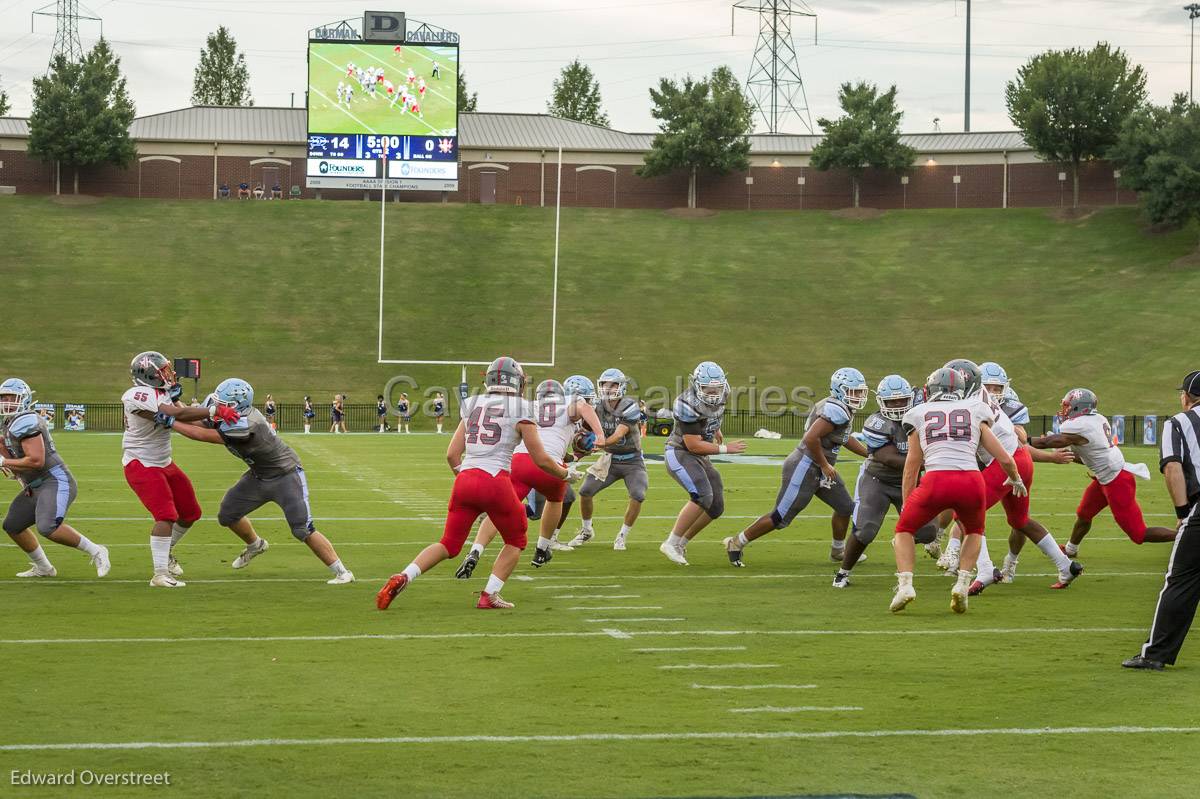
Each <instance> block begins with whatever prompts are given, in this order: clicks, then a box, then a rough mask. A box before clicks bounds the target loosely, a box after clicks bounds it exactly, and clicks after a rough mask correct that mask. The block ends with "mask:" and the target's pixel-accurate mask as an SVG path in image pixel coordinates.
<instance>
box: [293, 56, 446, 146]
mask: <svg viewBox="0 0 1200 799" xmlns="http://www.w3.org/2000/svg"><path fill="white" fill-rule="evenodd" d="M457 52H458V51H457V48H452V47H451V48H447V47H416V46H407V45H406V46H405V47H404V48H403V51H402V54H397V53H395V52H394V51H393V46H392V45H390V44H342V43H328V44H310V45H309V57H308V90H309V92H310V96H309V104H308V114H309V119H308V129H309V130H310V131H312V132H314V133H324V134H326V135H328V134H330V133H346V134H354V133H380V134H399V135H410V136H438V135H449V136H452V135H455V134H456V133H457V128H458V125H457V120H458V107H457V106H458V103H457V99H456V97H455V94H456V88H457V77H456V76H457V74H458V73H457V69H458V64H457V62H456V58H457ZM434 61H437V62H438V63H439V64H441V67H442V70H441V72H442V75H441V79H440V80H435V79H434V78H433V77H432V70H433V62H434ZM347 62H353V63H354V64H355V65H356V66H358V67H362V68H363V69H366V68H367V67H382V68H383V70H384V78H385V79H386V80H390V81H391V82H392V83H393V84H394V85H395V87H396V93H397V94H399V93H400V90H401V89H402V88H403V87H404V86H406V85H407V75H408V70H409V68H411V69H412V70H413V72H415V73H416V75H417V77H418V78H424V79H425V85H426V91H425V98H424V100H422V101H421V117H420V118H416V117H414V116H413V115H412V114H410V113H407V112H405V111H402V109H401V107H400V105H399V104H397V105H396V107H394V108H392V107H389V100H388V97H387V93H386V92H384V91H382V89H383V87H382V86H377V87H376V93H375V96H374V97H372V96H371V95H370V94H368V93H367V92H365V91H363V90H362V87H361V86H359V85H358V82H357V81H356V80H354V79H351V78H348V77H347V76H346V65H347ZM339 81H340V82H346V83H350V84H351V85H353V87H354V99H353V100H351V102H350V108H346V106H345V105H338V103H337V86H338V83H339ZM409 91H410V93H411V94H413V95H416V94H417V87H416V85H415V84H414V85H413V86H410V87H409Z"/></svg>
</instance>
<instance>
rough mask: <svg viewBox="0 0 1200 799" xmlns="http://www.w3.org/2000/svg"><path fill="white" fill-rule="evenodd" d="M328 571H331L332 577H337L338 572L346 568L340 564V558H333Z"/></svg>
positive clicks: (341, 572) (340, 572)
mask: <svg viewBox="0 0 1200 799" xmlns="http://www.w3.org/2000/svg"><path fill="white" fill-rule="evenodd" d="M329 571H331V572H333V576H334V577H337V576H338V575H340V574H344V573H345V572H346V571H347V569H346V567H345V566H343V565H342V562H341V561H340V560H335V561H334V562H333V563H330V564H329Z"/></svg>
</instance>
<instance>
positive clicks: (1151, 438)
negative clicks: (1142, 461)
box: [1142, 416, 1158, 447]
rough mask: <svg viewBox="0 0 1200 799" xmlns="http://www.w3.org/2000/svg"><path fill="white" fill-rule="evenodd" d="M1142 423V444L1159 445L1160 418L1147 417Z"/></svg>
mask: <svg viewBox="0 0 1200 799" xmlns="http://www.w3.org/2000/svg"><path fill="white" fill-rule="evenodd" d="M1143 418H1144V420H1145V421H1143V422H1142V443H1143V444H1146V445H1147V446H1151V447H1153V446H1157V445H1158V417H1157V416H1146V417H1143Z"/></svg>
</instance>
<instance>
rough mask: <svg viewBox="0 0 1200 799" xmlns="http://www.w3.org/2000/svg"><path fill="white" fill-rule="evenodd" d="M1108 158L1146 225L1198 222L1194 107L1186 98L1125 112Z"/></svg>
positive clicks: (1199, 143) (1198, 141)
mask: <svg viewBox="0 0 1200 799" xmlns="http://www.w3.org/2000/svg"><path fill="white" fill-rule="evenodd" d="M1108 157H1109V158H1111V159H1112V160H1113V162H1114V163H1116V164H1117V166H1119V167H1120V168H1121V184H1122V185H1123V186H1125V187H1127V188H1130V189H1133V190H1134V191H1136V192H1138V194H1139V196H1140V198H1141V201H1142V206H1143V207H1144V208H1145V209H1146V215H1147V216H1149V217H1150V219H1151V221H1153V222H1155V223H1156V224H1168V225H1174V226H1177V227H1182V226H1183V225H1186V224H1187V223H1188V222H1189V221H1191V220H1200V106H1196V105H1192V104H1191V103H1190V102H1188V96H1187V95H1186V94H1177V95H1175V98H1174V101H1173V102H1172V103H1171V105H1169V106H1154V105H1151V106H1146V107H1143V108H1140V109H1138V110H1137V111H1135V112H1134V113H1133V114H1131V115H1130V116H1129V117H1128V118H1127V119H1126V120H1125V124H1124V125H1122V126H1121V133H1120V136H1119V137H1118V139H1117V143H1116V145H1115V146H1113V148H1112V149H1111V150H1110V151H1109V152H1108Z"/></svg>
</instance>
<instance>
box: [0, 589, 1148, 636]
mask: <svg viewBox="0 0 1200 799" xmlns="http://www.w3.org/2000/svg"><path fill="white" fill-rule="evenodd" d="M88 582H90V581H88ZM134 582H138V583H141V582H143V581H142V580H136V581H134ZM189 582H191V581H189ZM587 621H589V622H603V621H605V620H604V619H587ZM608 621H609V622H612V623H614V624H623V623H625V622H631V621H684V619H681V618H674V619H608ZM1145 631H1146V628H1145V627H1074V628H1072V627H1057V628H1045V627H1043V628H1039V627H1025V628H995V627H991V628H980V629H974V630H963V629H948V630H638V631H629V632H625V633H624V635H625V636H627V637H629V638H633V637H634V636H645V637H652V636H689V635H696V636H705V637H710V636H719V637H727V636H735V635H784V636H806V635H883V636H898V637H903V636H906V635H1031V634H1039V633H1048V634H1055V635H1058V634H1067V633H1085V634H1088V633H1145ZM604 635H608V633H607V632H605V631H604V630H600V631H596V632H592V631H587V630H585V631H578V632H576V631H546V632H543V631H533V632H504V633H497V632H453V633H361V634H349V633H347V634H341V635H213V636H206V635H197V636H177V637H147V638H135V637H122V638H0V646H3V645H11V646H20V645H31V644H63V645H74V644H89V645H90V644H186V643H201V644H207V643H269V642H277V643H281V642H288V641H298V642H311V641H331V642H336V641H410V640H412V641H420V640H429V641H438V640H456V639H472V638H596V637H600V636H604Z"/></svg>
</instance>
